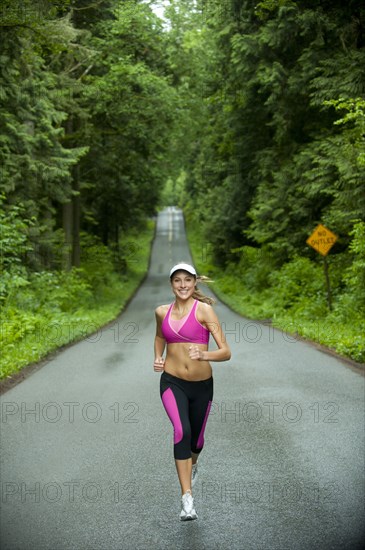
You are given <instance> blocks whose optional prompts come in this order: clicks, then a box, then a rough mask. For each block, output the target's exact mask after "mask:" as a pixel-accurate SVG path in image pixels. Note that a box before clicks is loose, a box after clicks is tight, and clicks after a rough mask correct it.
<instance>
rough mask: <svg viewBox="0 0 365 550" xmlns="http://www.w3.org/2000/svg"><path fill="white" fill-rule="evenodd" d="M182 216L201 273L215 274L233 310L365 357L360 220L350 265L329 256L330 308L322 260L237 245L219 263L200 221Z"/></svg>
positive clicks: (217, 285)
mask: <svg viewBox="0 0 365 550" xmlns="http://www.w3.org/2000/svg"><path fill="white" fill-rule="evenodd" d="M186 222H187V230H188V239H189V243H190V247H191V251H192V255H193V259H194V263H195V265H196V266H197V268H198V271H199V273H202V274H207V275H209V276H210V277H211V278H212V279H213V280H214V283H213V284H212V288H213V290H214V292H215V293H216V294H217V295H218V296H219V297H220V299H222V300H223V301H224V302H225V303H227V304H228V305H229V306H230V307H231V308H232V309H233V310H234V311H237V312H238V313H240V314H241V315H243V316H244V317H248V318H253V319H258V320H262V321H264V322H266V323H267V322H270V323H272V325H273V326H275V327H277V328H280V329H282V330H283V331H284V332H288V333H289V334H292V335H293V337H294V338H295V336H296V335H299V336H301V337H304V338H308V339H310V340H313V341H315V342H318V343H320V344H324V345H325V346H327V347H329V348H331V349H334V350H335V351H337V352H338V353H339V354H341V355H345V356H347V357H350V358H352V359H354V360H355V361H358V362H365V345H364V338H363V334H364V331H365V323H364V319H365V315H364V314H365V307H364V293H363V288H364V243H365V234H364V229H365V228H364V223H363V222H358V223H356V224H355V229H354V231H353V232H352V236H353V239H352V241H351V245H350V247H351V250H352V253H353V254H354V256H355V258H354V260H353V262H350V266H349V267H348V268H346V267H344V265H346V262H344V259H343V258H342V260H341V261H339V262H337V263H336V262H335V261H334V258H331V259H330V268H329V272H330V279H331V282H332V284H333V285H334V287H335V289H336V291H335V292H334V296H333V299H334V304H333V311H332V312H330V311H329V310H328V306H327V296H326V286H325V280H324V273H323V265H322V262H314V261H313V260H310V259H309V258H304V257H299V256H297V257H295V258H294V259H293V260H291V261H290V262H287V263H284V264H283V265H282V266H281V267H280V266H277V265H276V266H275V264H274V262H273V258H274V256H273V255H272V253H271V252H268V251H267V250H265V249H262V250H260V249H258V248H256V249H255V248H252V247H247V246H245V247H242V248H240V249H235V250H234V251H233V252H234V254H235V255H236V262H232V263H230V264H229V265H228V266H227V267H226V268H225V269H222V268H219V267H217V266H216V265H214V264H212V263H211V256H210V254H209V247H207V243H206V242H205V240H204V237H203V235H202V231H201V228H200V227H199V225H197V224H194V223H193V222H192V221H189V220H188V219H186ZM237 257H238V258H239V260H238V259H237ZM264 274H265V276H263V275H264ZM340 288H342V290H339V289H340Z"/></svg>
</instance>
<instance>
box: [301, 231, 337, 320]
mask: <svg viewBox="0 0 365 550" xmlns="http://www.w3.org/2000/svg"><path fill="white" fill-rule="evenodd" d="M337 238H338V237H337V235H335V234H334V233H332V231H330V230H329V229H327V227H325V226H324V225H322V224H321V223H320V224H319V225H317V227H316V228H315V230H314V231H313V233H312V235H311V236H310V237H308V239H307V241H306V243H307V244H309V246H311V247H312V248H314V250H317V252H319V253H320V254H322V256H323V267H324V277H325V280H326V288H327V303H328V307H329V310H330V311H332V296H331V285H330V278H329V273H328V263H327V254H328V252H329V251H330V249H331V248H332V246H333V245H334V244H335V242H336V241H337Z"/></svg>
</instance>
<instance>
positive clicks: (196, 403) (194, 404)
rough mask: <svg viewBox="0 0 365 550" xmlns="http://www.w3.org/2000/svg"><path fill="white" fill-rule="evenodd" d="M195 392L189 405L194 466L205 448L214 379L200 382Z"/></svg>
mask: <svg viewBox="0 0 365 550" xmlns="http://www.w3.org/2000/svg"><path fill="white" fill-rule="evenodd" d="M194 390H195V395H193V396H190V405H189V418H190V426H191V453H192V457H193V464H195V463H196V461H197V460H198V457H199V454H200V451H201V450H202V448H203V446H204V432H205V427H206V424H207V421H208V416H209V412H210V407H211V404H212V401H213V378H210V379H209V380H204V381H202V382H200V383H199V386H196V387H195V388H194ZM194 459H195V461H194Z"/></svg>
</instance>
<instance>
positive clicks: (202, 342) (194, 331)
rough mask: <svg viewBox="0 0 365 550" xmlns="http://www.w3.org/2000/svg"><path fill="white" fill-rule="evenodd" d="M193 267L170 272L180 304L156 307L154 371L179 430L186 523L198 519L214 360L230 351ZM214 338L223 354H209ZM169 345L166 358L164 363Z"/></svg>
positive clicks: (225, 357)
mask: <svg viewBox="0 0 365 550" xmlns="http://www.w3.org/2000/svg"><path fill="white" fill-rule="evenodd" d="M204 280H207V278H206V277H198V276H197V273H196V271H195V269H194V267H193V266H192V265H190V264H186V263H180V264H177V265H175V266H174V267H173V268H172V269H171V271H170V283H171V289H172V292H173V294H174V295H175V301H174V302H172V304H169V305H163V306H159V307H158V308H156V311H155V315H156V336H155V344H154V351H155V360H154V365H153V366H154V370H155V371H156V372H162V374H161V378H160V395H161V400H162V403H163V406H164V408H165V410H166V413H167V415H168V417H169V418H170V420H171V423H172V425H173V429H174V458H175V464H176V470H177V474H178V477H179V481H180V485H181V494H182V498H181V503H182V510H181V513H180V519H181V520H183V521H184V520H193V519H196V518H197V517H198V516H197V513H196V511H195V508H194V499H193V495H192V486H193V485H194V483H195V481H196V478H197V473H198V470H197V469H198V464H197V460H198V456H199V453H200V452H201V450H202V448H203V445H204V430H205V426H206V423H207V420H208V415H209V410H210V407H211V404H212V400H213V377H212V367H211V365H210V361H227V360H228V359H230V357H231V352H230V349H229V346H228V344H227V342H226V339H225V337H224V335H223V333H222V330H221V327H220V323H219V320H218V317H217V315H216V313H215V312H214V310H213V308H212V304H213V303H214V300H213V299H212V298H210V297H208V296H204V294H202V292H201V291H200V290H199V289H198V288H197V286H196V284H197V282H199V281H204ZM210 334H212V336H213V338H214V340H215V342H216V344H217V346H218V349H217V350H214V351H208V343H209V336H210ZM166 344H167V353H166V358H165V359H164V358H163V353H164V350H165V346H166Z"/></svg>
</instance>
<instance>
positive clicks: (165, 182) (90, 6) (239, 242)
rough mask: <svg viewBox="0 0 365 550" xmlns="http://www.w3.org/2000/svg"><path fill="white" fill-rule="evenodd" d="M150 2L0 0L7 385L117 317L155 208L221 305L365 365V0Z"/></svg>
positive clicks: (1, 294) (144, 251)
mask: <svg viewBox="0 0 365 550" xmlns="http://www.w3.org/2000/svg"><path fill="white" fill-rule="evenodd" d="M155 4H158V2H151V1H147V0H146V1H143V2H142V1H138V0H124V1H121V0H95V1H91V0H56V1H54V2H46V1H31V0H12V1H4V0H1V22H0V23H1V63H0V93H1V106H0V140H1V146H0V159H1V167H2V178H1V181H0V223H1V235H0V240H1V242H0V245H1V258H0V264H1V265H0V268H1V283H0V301H1V306H2V332H1V333H2V342H3V344H4V349H5V353H4V358H3V363H2V367H1V375H2V376H7V375H8V374H9V373H10V372H11V371H12V370H14V368H15V369H17V368H18V367H20V366H22V365H25V364H27V363H29V362H31V361H33V360H36V359H38V358H39V357H41V356H42V354H44V353H45V352H46V351H47V350H48V349H50V348H51V347H52V346H53V347H57V346H58V345H61V344H63V343H64V342H66V341H69V340H70V339H72V338H74V337H76V336H77V334H76V333H74V332H72V331H71V332H72V334H71V335H70V330H69V329H70V326H71V323H76V324H77V325H82V324H84V325H85V324H89V323H90V320H92V322H93V323H95V325H94V328H95V327H96V326H100V324H101V323H102V322H106V321H107V320H110V319H111V318H113V316H114V317H115V315H116V314H117V312H118V311H119V310H120V307H121V304H122V302H123V299H126V297H127V295H128V294H130V292H132V289H133V288H134V286H133V284H132V283H131V281H134V283H135V285H137V284H138V282H139V281H140V279H141V276H142V275H143V270H144V269H145V263H143V262H144V260H142V257H143V258H144V259H145V258H146V257H147V255H148V248H149V242H150V240H151V238H152V233H153V223H152V219H153V217H154V216H155V215H156V212H157V211H158V209H159V208H160V207H162V206H163V205H167V204H177V205H179V206H180V207H182V208H183V210H184V213H185V219H186V223H187V228H188V232H189V236H190V238H191V245H192V251H193V252H194V255H195V256H194V259H195V261H196V263H197V265H198V267H199V269H201V270H204V271H206V272H207V274H211V275H214V276H215V277H216V276H217V280H219V281H220V282H218V283H217V287H216V288H215V290H216V291H217V292H218V293H219V292H220V293H221V294H222V296H223V297H224V298H226V300H227V301H228V302H229V300H230V299H231V300H232V303H235V304H238V305H239V307H240V311H241V312H242V313H245V314H247V315H249V316H252V317H255V318H258V319H267V318H270V319H271V320H273V321H275V320H276V321H277V322H278V323H279V324H278V326H280V319H281V320H282V322H283V323H284V324H285V323H288V320H290V319H295V320H296V323H297V325H298V324H300V323H301V324H302V326H303V327H304V326H305V327H307V328H308V327H309V325H311V323H312V325H311V328H310V330H309V329H308V330H307V331H306V330H302V331H301V332H302V333H303V334H304V335H307V336H309V337H311V338H314V339H316V335H315V334H314V332H313V331H314V329H313V324H314V323H317V327H318V324H321V326H322V327H323V326H325V327H326V331H327V333H328V332H331V335H332V341H331V342H330V341H329V340H328V338H327V339H326V338H325V337H323V338H318V335H317V339H319V340H320V341H323V342H324V343H327V344H331V346H332V347H334V348H336V349H337V350H338V351H340V353H343V354H346V355H349V356H350V357H353V358H354V359H355V360H357V361H363V360H364V358H365V346H364V343H363V340H362V337H361V334H363V332H364V325H363V322H364V321H363V320H364V313H365V293H364V288H365V284H364V283H365V222H364V215H365V193H364V179H365V178H364V176H365V148H364V145H365V137H364V136H365V118H364V117H365V7H364V6H363V2H361V1H360V0H349V1H348V2H342V1H340V0H334V1H329V0H298V1H296V2H294V1H292V0H264V1H262V2H259V1H254V0H221V1H218V0H196V1H194V0H170V1H168V2H167V1H166V2H164V6H165V11H164V18H163V19H161V18H159V17H158V16H157V14H156V13H155V11H154V9H153V8H154V5H155ZM318 223H322V224H324V225H325V226H326V227H327V228H328V229H330V230H331V231H332V232H334V233H335V234H336V235H337V237H338V240H337V242H336V244H335V245H334V246H333V248H332V249H331V251H330V253H329V255H328V266H327V268H328V273H329V276H330V281H331V301H329V295H328V289H326V285H325V282H324V275H323V257H322V256H321V255H320V254H318V253H317V252H315V251H314V250H313V249H312V248H310V247H309V246H308V245H307V244H306V239H307V238H308V237H309V235H310V234H311V232H312V231H313V230H314V228H315V227H316V225H317V224H318ZM139 253H140V254H141V258H140V257H139V255H138V254H139ZM132 260H133V261H132ZM122 296H123V298H122ZM118 308H119V309H118ZM101 312H104V313H103V314H101ZM50 323H51V324H52V323H54V327H55V331H54V333H52V337H51V336H50V335H49V332H47V331H46V332H44V330H45V329H44V327H45V326H47V327H49V326H50ZM57 323H58V324H57ZM61 325H62V327H64V326H67V327H68V330H67V331H65V332H67V334H64V335H62V338H61V336H60V326H61ZM329 327H330V328H329ZM333 327H336V330H335V336H333V334H334V332H333ZM294 328H295V327H294ZM296 328H298V327H296ZM42 331H43V332H42ZM61 332H62V330H61ZM86 332H87V331H84V333H83V332H81V333H80V334H81V335H82V334H85V333H86ZM298 332H300V331H298ZM45 335H47V338H46V337H45ZM327 336H328V334H327ZM46 340H47V342H46ZM46 344H47V345H46ZM47 346H48V347H47Z"/></svg>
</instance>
